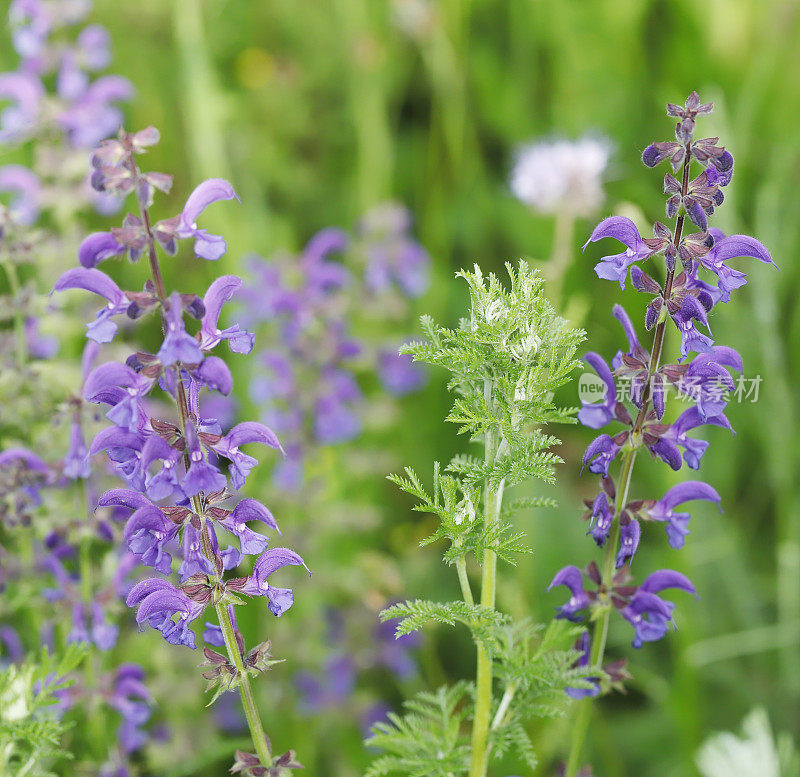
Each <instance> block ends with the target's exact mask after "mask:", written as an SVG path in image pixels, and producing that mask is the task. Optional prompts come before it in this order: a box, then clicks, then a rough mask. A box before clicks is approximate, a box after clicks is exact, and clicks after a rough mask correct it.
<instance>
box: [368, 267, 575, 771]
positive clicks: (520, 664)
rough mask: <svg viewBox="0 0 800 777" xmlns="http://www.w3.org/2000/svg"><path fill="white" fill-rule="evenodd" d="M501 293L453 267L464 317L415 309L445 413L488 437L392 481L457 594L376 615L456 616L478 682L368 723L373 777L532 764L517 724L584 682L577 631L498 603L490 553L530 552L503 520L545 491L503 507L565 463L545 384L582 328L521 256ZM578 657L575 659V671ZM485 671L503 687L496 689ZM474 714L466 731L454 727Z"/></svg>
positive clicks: (566, 372) (553, 384)
mask: <svg viewBox="0 0 800 777" xmlns="http://www.w3.org/2000/svg"><path fill="white" fill-rule="evenodd" d="M507 270H508V273H509V276H510V284H509V287H508V288H506V287H504V285H503V284H502V283H501V281H500V279H499V278H498V277H497V276H495V275H494V274H491V275H489V276H488V277H485V276H484V275H483V273H482V272H481V270H480V268H478V267H476V268H475V269H474V270H473V271H472V272H463V273H459V275H460V276H461V277H462V278H463V279H464V280H465V281H466V282H467V284H468V286H469V291H470V302H471V306H470V315H469V317H468V318H465V319H463V320H462V321H461V324H460V326H459V327H458V328H457V329H448V328H445V327H441V326H438V325H436V324H435V323H434V322H433V321H432V320H431V319H430V318H428V317H423V319H422V325H423V329H424V331H425V334H426V340H425V341H422V342H418V343H413V344H411V345H409V346H405V347H404V348H403V351H404V352H405V353H410V354H412V355H413V356H414V358H415V360H419V361H425V362H428V363H429V364H433V365H436V366H439V367H444V368H445V369H447V370H448V371H449V372H450V373H451V374H452V379H451V381H450V388H451V390H452V391H453V392H454V393H455V395H456V399H455V402H454V404H453V409H452V411H451V413H450V415H449V416H448V418H447V420H448V421H450V422H452V423H456V424H458V425H459V429H460V431H461V432H462V433H464V434H467V435H468V436H469V438H470V439H471V440H472V441H475V442H479V443H481V444H482V445H483V449H484V450H483V456H481V457H475V456H470V455H459V456H456V457H455V458H454V459H453V460H452V461H451V462H450V463H449V465H448V466H447V467H446V468H445V469H444V471H443V470H442V468H441V467H440V466H439V464H438V463H437V464H435V466H434V473H433V484H432V488H431V490H428V489H427V488H426V487H425V486H423V484H422V482H421V480H420V479H419V477H418V476H417V474H416V473H415V472H414V471H413V470H411V469H406V472H405V475H400V476H392V478H391V479H392V480H393V481H394V482H395V483H397V484H398V485H399V486H400V488H402V489H403V490H404V491H406V492H407V493H409V494H411V495H412V496H414V497H415V498H416V499H417V500H418V501H419V504H417V505H416V507H415V508H414V509H416V510H419V511H422V512H425V513H430V514H432V515H435V516H436V517H437V518H438V520H439V525H438V526H437V528H436V530H435V532H434V533H433V534H432V535H431V536H430V537H428V538H427V539H426V540H424V541H423V543H422V544H423V545H425V544H428V543H432V542H435V541H438V540H445V541H446V542H447V545H448V547H447V549H446V550H445V553H444V560H445V562H446V563H447V564H450V565H454V566H455V567H456V570H457V572H458V578H459V583H460V586H461V591H462V595H463V599H462V600H459V601H454V602H447V603H443V602H433V601H409V602H405V603H401V604H398V605H395V606H393V607H390V608H389V609H387V610H385V611H384V612H383V614H382V617H383V618H384V619H390V618H399V619H400V620H399V625H398V627H397V634H398V636H402V635H404V634H407V633H409V632H410V631H413V630H415V629H419V628H421V626H422V625H423V624H425V623H426V622H428V621H431V620H432V621H435V622H439V623H444V624H449V625H453V624H455V623H461V624H464V625H465V626H467V628H468V629H469V630H470V631H471V633H472V637H473V639H474V641H475V643H476V645H477V653H478V672H477V678H476V682H475V684H474V685H473V684H471V683H466V682H462V683H460V684H458V685H457V686H456V687H454V688H452V689H449V690H448V689H440V690H439V691H438V692H437V693H436V694H435V695H434V694H422V695H421V696H420V697H418V698H417V699H416V700H414V701H413V702H409V703H408V712H407V714H406V715H404V716H399V715H393V716H390V719H389V723H386V724H380V725H378V726H376V727H375V729H374V732H375V733H374V736H373V738H372V739H371V740H369V742H370V743H371V744H374V745H376V746H378V747H380V748H381V749H382V750H384V752H385V754H384V755H383V756H381V757H379V758H378V759H377V760H376V761H375V762H374V764H373V765H372V767H371V769H370V771H369V772H368V774H369V775H383V774H389V773H398V772H399V773H403V774H407V775H421V774H432V775H442V777H444V775H448V774H449V775H454V774H466V773H469V774H470V775H473V776H474V777H481V776H482V775H485V774H486V770H487V765H488V762H489V758H490V756H491V757H500V756H502V755H503V754H504V753H505V752H507V751H509V750H511V749H514V750H516V752H517V754H518V755H519V756H520V757H521V758H522V759H524V760H525V761H527V763H528V764H529V765H531V767H532V766H533V765H534V764H535V755H534V753H533V750H532V747H531V743H530V741H529V739H528V737H527V734H526V732H525V726H524V722H525V720H526V719H527V718H529V717H530V716H531V715H532V714H537V715H547V714H553V713H557V712H558V709H559V701H560V700H561V699H562V698H563V697H564V694H563V691H564V689H565V688H568V687H575V688H583V687H584V686H586V685H587V682H588V681H586V680H584V679H583V677H584V675H585V672H584V670H583V668H582V667H581V666H579V665H577V664H576V662H577V659H578V658H579V654H578V653H577V652H576V651H572V650H569V649H568V647H569V644H570V642H571V641H572V640H573V639H574V636H575V635H574V634H573V630H572V629H571V628H570V627H568V626H566V625H565V624H563V623H561V624H560V623H558V622H556V623H554V624H552V625H551V627H550V628H549V629H547V630H546V631H545V630H544V628H543V627H541V626H538V625H534V624H532V623H530V622H527V621H525V622H522V623H514V622H513V621H512V620H511V618H510V617H509V616H508V615H506V614H504V613H503V612H502V611H501V610H498V609H497V608H496V606H495V590H496V574H497V560H498V558H499V559H502V560H504V561H507V562H510V563H513V562H514V559H515V557H516V555H517V554H518V553H520V552H525V551H527V550H528V549H527V548H526V546H525V544H524V536H523V535H522V534H521V533H519V532H518V531H515V529H514V526H513V524H512V523H511V522H510V521H509V520H507V519H508V518H510V517H512V516H513V515H514V514H515V513H516V512H517V511H518V510H519V509H521V508H523V507H534V506H549V505H551V504H552V502H551V501H550V500H547V499H531V498H529V499H521V500H517V501H516V502H512V503H511V504H509V505H504V503H503V499H504V494H505V491H506V489H507V488H511V487H513V486H515V485H518V484H520V483H523V482H525V481H527V480H529V479H530V478H537V479H541V480H544V481H545V482H548V483H552V482H553V480H554V477H555V465H556V464H558V463H560V462H561V459H560V458H559V457H558V455H557V454H555V453H554V452H553V451H552V450H551V448H552V447H553V446H554V445H556V444H558V442H559V440H558V439H557V438H555V437H553V436H552V435H550V434H547V433H546V432H545V431H544V430H543V427H544V426H545V425H546V424H552V423H565V422H566V423H569V422H573V421H574V413H575V411H576V408H563V407H560V406H558V405H557V404H556V403H555V401H554V396H553V395H554V392H555V390H556V389H558V388H559V387H561V386H562V385H564V384H565V383H566V382H567V381H568V380H569V379H570V374H571V372H572V371H573V370H574V369H575V367H576V366H577V362H576V360H575V351H576V348H577V346H578V344H579V343H580V342H581V340H582V339H583V336H584V335H583V332H581V331H579V330H573V329H569V328H568V327H567V326H566V322H565V321H564V320H563V319H561V318H559V317H558V316H557V315H556V314H555V311H554V310H553V307H552V306H551V305H550V303H549V302H548V301H547V300H546V298H545V297H544V294H543V282H542V279H541V278H540V277H539V276H537V275H536V274H535V273H533V272H532V271H531V270H530V269H529V268H528V266H527V265H526V264H525V263H521V264H520V265H519V266H518V267H513V266H512V265H510V264H509V265H507ZM471 558H474V559H475V560H477V562H478V563H479V564H480V565H481V567H482V575H481V593H480V598H479V599H478V598H476V597H474V596H473V593H472V587H471V583H470V580H469V574H468V570H467V561H468V559H471ZM572 664H576V666H574V667H573V666H572ZM494 679H499V680H500V681H501V682H502V694H501V695H500V696H499V697H495V695H494V682H493V681H494ZM468 719H471V720H472V725H471V733H469V735H468V732H467V731H466V730H465V727H464V726H462V722H463V721H465V720H468Z"/></svg>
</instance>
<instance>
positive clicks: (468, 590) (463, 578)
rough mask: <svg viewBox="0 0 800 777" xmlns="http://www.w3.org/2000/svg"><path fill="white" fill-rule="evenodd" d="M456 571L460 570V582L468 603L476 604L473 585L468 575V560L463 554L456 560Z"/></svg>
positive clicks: (462, 593) (462, 592)
mask: <svg viewBox="0 0 800 777" xmlns="http://www.w3.org/2000/svg"><path fill="white" fill-rule="evenodd" d="M456 571H457V572H458V582H459V584H460V585H461V595H462V596H463V597H464V601H465V602H466V603H467V604H475V599H474V598H473V597H472V587H471V586H470V584H469V577H467V562H466V560H465V559H464V557H463V556H462V557H461V558H460V559H457V560H456Z"/></svg>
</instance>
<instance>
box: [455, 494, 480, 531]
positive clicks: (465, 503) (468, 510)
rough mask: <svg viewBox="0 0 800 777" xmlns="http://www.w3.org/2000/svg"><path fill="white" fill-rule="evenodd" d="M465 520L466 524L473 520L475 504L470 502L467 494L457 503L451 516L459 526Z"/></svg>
mask: <svg viewBox="0 0 800 777" xmlns="http://www.w3.org/2000/svg"><path fill="white" fill-rule="evenodd" d="M465 521H466V522H467V524H468V525H469V524H471V523H474V522H475V505H474V504H472V500H471V499H470V498H469V497H468V496H465V497H464V498H463V499H462V500H461V501H460V502H459V503H458V505H457V506H456V512H455V515H454V516H453V522H454V523H455V525H456V526H461V524H462V523H464V522H465Z"/></svg>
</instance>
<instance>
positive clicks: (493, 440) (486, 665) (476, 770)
mask: <svg viewBox="0 0 800 777" xmlns="http://www.w3.org/2000/svg"><path fill="white" fill-rule="evenodd" d="M484 396H485V398H486V401H487V404H491V401H492V382H491V381H490V380H487V381H486V383H485V386H484ZM499 444H500V442H499V440H498V435H497V433H496V431H495V430H489V431H488V432H487V433H486V441H485V454H484V459H485V461H486V463H487V465H491V464H492V463H493V462H494V461H495V459H496V457H497V451H498V448H499ZM502 504H503V483H502V482H501V483H500V484H499V486H498V487H497V489H493V488H492V487H491V485H490V482H489V478H488V477H487V478H486V483H485V486H484V511H485V516H484V522H485V525H486V527H487V529H491V528H492V527H493V526H495V525H496V524H497V522H498V521H499V520H500V508H501V506H502ZM496 588H497V553H496V552H495V550H494V548H492V547H488V548H486V550H485V551H484V554H483V567H482V575H481V605H482V606H483V607H488V608H489V609H492V610H493V609H494V604H495V593H496ZM491 714H492V659H491V656H490V655H489V654H488V652H487V651H486V648H485V647H484V646H483V645H482V644H479V645H478V666H477V671H476V677H475V718H474V720H473V723H472V759H471V762H470V769H469V777H485V775H486V769H487V766H488V763H489V722H490V718H491Z"/></svg>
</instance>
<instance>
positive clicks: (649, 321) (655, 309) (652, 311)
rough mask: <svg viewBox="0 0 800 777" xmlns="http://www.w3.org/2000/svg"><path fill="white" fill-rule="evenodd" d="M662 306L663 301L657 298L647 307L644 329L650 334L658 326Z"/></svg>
mask: <svg viewBox="0 0 800 777" xmlns="http://www.w3.org/2000/svg"><path fill="white" fill-rule="evenodd" d="M662 304H663V300H662V299H661V297H657V298H656V299H654V300H653V301H652V302H651V303H650V304H649V305H648V306H647V312H646V313H645V316H644V328H645V329H646V330H647V331H648V332H649V331H650V330H651V329H652V328H653V327H654V326H655V325H656V322H657V321H658V316H659V314H660V313H661V306H662Z"/></svg>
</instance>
